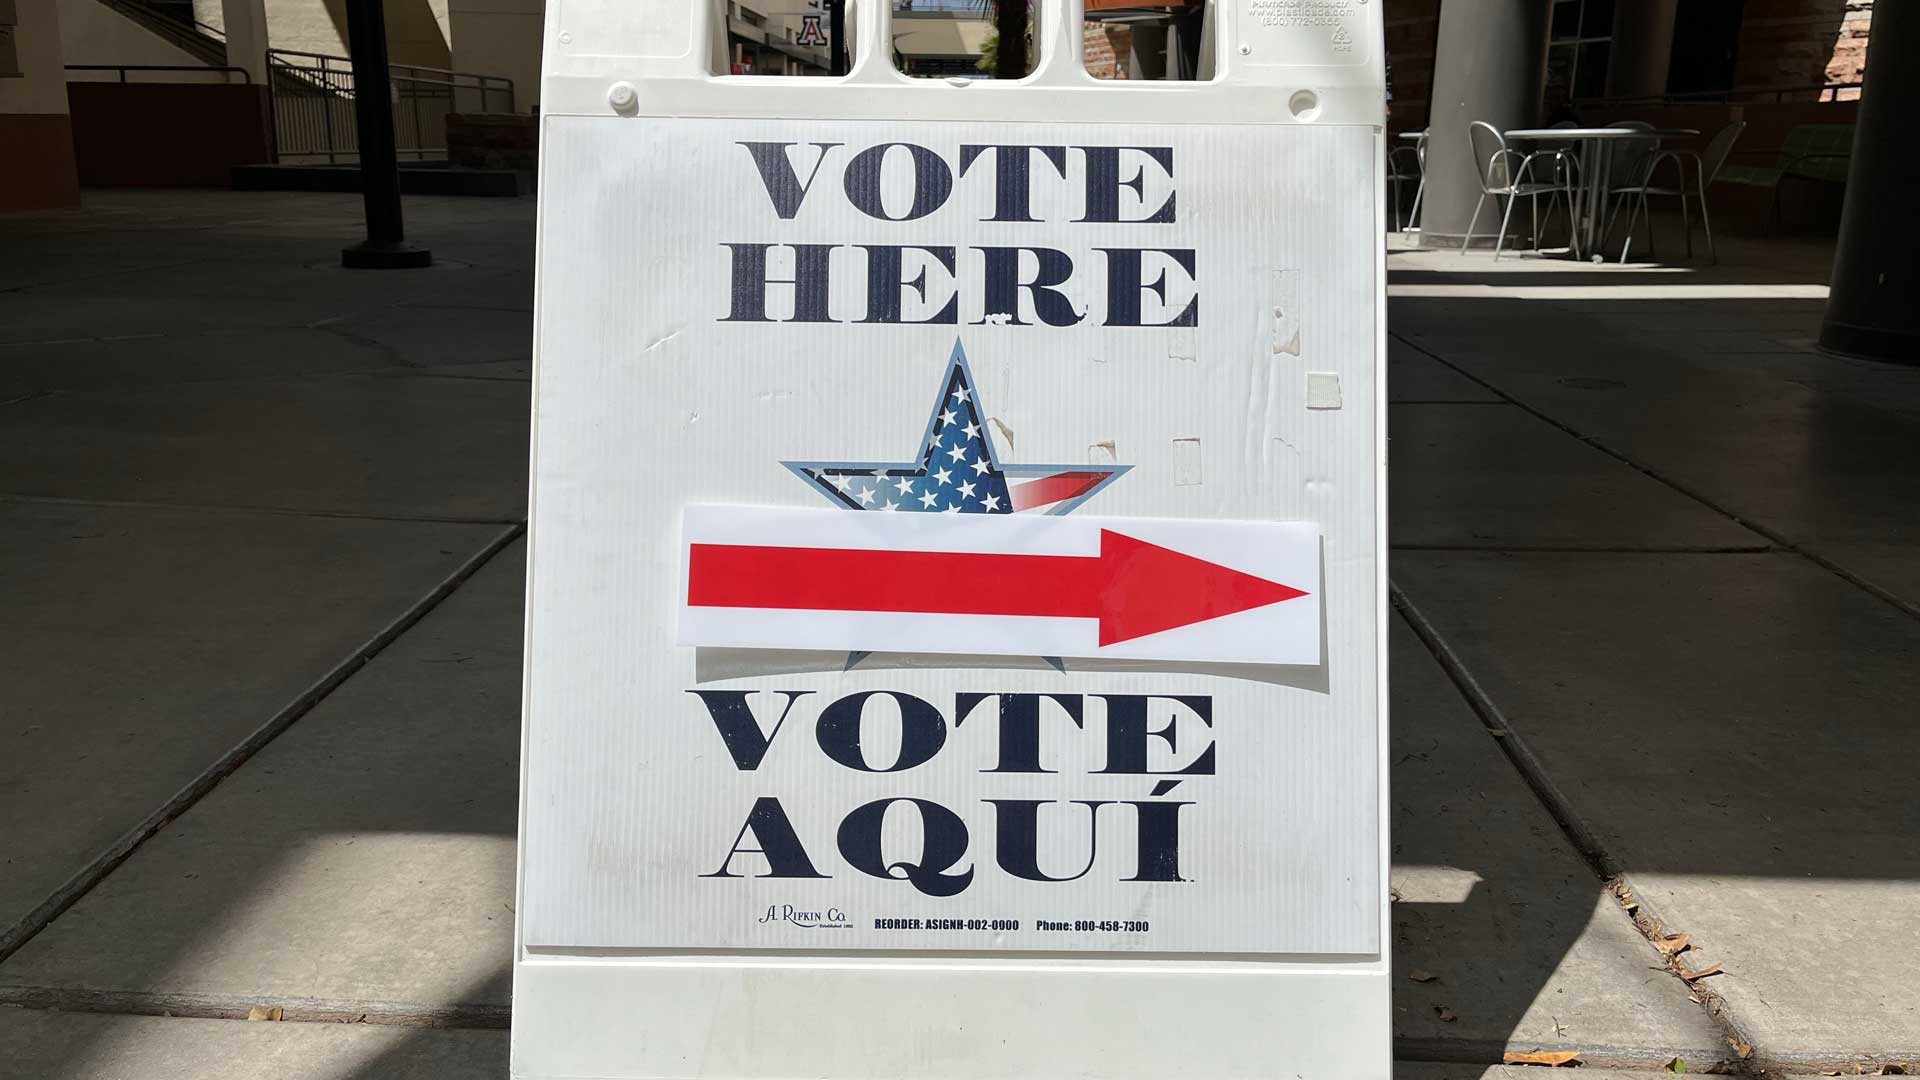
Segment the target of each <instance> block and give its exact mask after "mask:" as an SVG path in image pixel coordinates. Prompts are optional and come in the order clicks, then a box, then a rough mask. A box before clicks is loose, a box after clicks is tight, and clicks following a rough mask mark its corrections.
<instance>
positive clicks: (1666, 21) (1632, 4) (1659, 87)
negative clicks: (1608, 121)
mask: <svg viewBox="0 0 1920 1080" xmlns="http://www.w3.org/2000/svg"><path fill="white" fill-rule="evenodd" d="M1679 6H1680V0H1617V2H1616V3H1615V5H1614V9H1613V47H1612V48H1611V49H1609V50H1608V57H1607V95H1608V96H1609V97H1658V96H1659V95H1661V94H1664V93H1666V92H1667V65H1668V63H1669V62H1670V61H1671V60H1672V59H1673V26H1674V13H1675V11H1676V10H1677V9H1678V8H1679Z"/></svg>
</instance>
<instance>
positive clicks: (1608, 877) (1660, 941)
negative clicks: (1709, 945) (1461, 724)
mask: <svg viewBox="0 0 1920 1080" xmlns="http://www.w3.org/2000/svg"><path fill="white" fill-rule="evenodd" d="M1387 588H1388V595H1389V597H1390V599H1391V602H1392V604H1393V607H1394V609H1395V610H1396V611H1398V612H1399V613H1400V615H1401V617H1402V618H1404V619H1406V621H1407V625H1408V626H1409V627H1410V628H1411V629H1412V630H1413V632H1414V634H1415V635H1416V636H1417V637H1419V639H1420V642H1421V644H1423V645H1425V646H1426V647H1427V651H1428V652H1429V653H1431V654H1432V655H1433V658H1434V659H1435V660H1436V661H1438V662H1439V664H1440V667H1441V669H1442V670H1443V671H1445V672H1446V675H1447V678H1448V679H1449V680H1451V681H1452V682H1453V685H1454V689H1456V690H1458V691H1459V693H1460V696H1461V698H1462V699H1464V700H1465V701H1466V703H1467V706H1468V707H1469V708H1471V709H1472V710H1473V712H1474V715H1475V716H1478V717H1479V718H1480V722H1481V723H1482V724H1483V725H1485V727H1486V729H1487V734H1488V735H1490V736H1492V737H1493V741H1494V744H1495V745H1496V746H1498V747H1499V748H1500V751H1501V753H1503V754H1505V755H1506V757H1507V760H1508V761H1509V762H1510V763H1512V765H1513V767H1514V769H1515V771H1517V772H1518V773H1519V774H1520V779H1521V781H1522V782H1523V783H1525V784H1526V785H1527V787H1528V788H1529V789H1530V790H1531V791H1532V792H1533V795H1534V798H1536V799H1538V800H1539V802H1540V805H1541V807H1542V808H1544V809H1545V810H1546V812H1547V816H1549V817H1551V818H1552V819H1553V822H1554V824H1555V825H1558V826H1559V827H1560V831H1561V832H1562V833H1564V834H1565V835H1566V837H1567V840H1568V842H1569V843H1571V844H1572V845H1573V847H1574V850H1575V851H1577V852H1579V853H1580V857H1581V858H1582V859H1584V860H1585V861H1586V863H1587V866H1588V868H1589V869H1591V870H1592V871H1593V873H1594V876H1595V877H1596V878H1598V879H1599V880H1600V882H1601V883H1602V884H1603V885H1604V887H1605V888H1606V890H1607V892H1608V893H1609V894H1610V895H1612V896H1613V897H1614V899H1615V900H1616V901H1618V902H1619V904H1620V907H1621V910H1622V912H1623V913H1624V914H1625V915H1626V916H1627V919H1628V921H1630V922H1631V923H1632V924H1633V927H1634V929H1635V930H1636V931H1638V932H1639V934H1640V936H1641V937H1642V938H1644V939H1646V942H1647V944H1648V946H1649V947H1651V948H1652V949H1653V952H1654V956H1655V958H1656V959H1657V960H1658V961H1659V964H1658V968H1657V970H1663V971H1666V972H1667V973H1669V974H1671V975H1672V976H1673V977H1675V978H1677V979H1680V980H1681V982H1682V983H1684V984H1685V986H1686V988H1687V994H1688V996H1689V997H1690V998H1692V999H1693V1001H1694V1002H1695V1003H1696V1004H1698V1005H1699V1006H1700V1007H1701V1008H1702V1009H1704V1010H1705V1011H1706V1013H1707V1016H1708V1018H1709V1019H1710V1020H1712V1021H1713V1023H1714V1024H1715V1026H1717V1027H1718V1028H1719V1029H1720V1032H1721V1035H1722V1037H1724V1038H1725V1039H1726V1043H1727V1048H1728V1052H1727V1056H1726V1058H1724V1059H1723V1060H1721V1061H1719V1062H1716V1063H1715V1064H1714V1069H1715V1071H1718V1070H1719V1069H1721V1068H1723V1067H1724V1068H1725V1069H1730V1070H1732V1071H1735V1072H1739V1073H1742V1074H1747V1075H1754V1076H1761V1075H1765V1074H1764V1073H1763V1072H1761V1071H1760V1070H1758V1069H1757V1068H1756V1067H1755V1066H1754V1064H1753V1062H1754V1056H1755V1055H1754V1047H1753V1044H1752V1040H1751V1039H1749V1038H1747V1037H1746V1035H1745V1034H1744V1032H1743V1030H1742V1027H1743V1026H1742V1025H1741V1024H1740V1023H1739V1022H1738V1020H1737V1019H1736V1018H1735V1017H1734V1016H1733V1015H1732V1012H1731V1010H1730V1009H1729V1008H1728V1006H1727V1003H1726V1001H1725V1000H1724V999H1722V998H1721V997H1720V995H1719V994H1717V993H1715V992H1713V990H1712V988H1711V987H1709V986H1707V985H1705V983H1704V981H1703V980H1702V979H1701V978H1700V977H1699V976H1698V975H1697V974H1695V973H1693V972H1691V971H1690V970H1688V969H1687V968H1685V967H1683V966H1682V964H1681V961H1680V959H1679V956H1680V953H1679V951H1669V947H1668V946H1666V945H1665V944H1664V943H1665V942H1667V941H1669V940H1671V939H1672V938H1673V936H1675V935H1678V934H1679V932H1678V931H1676V930H1675V929H1674V928H1673V927H1672V926H1670V925H1668V924H1667V923H1666V922H1665V921H1664V920H1662V919H1660V918H1658V917H1657V916H1656V915H1654V914H1653V913H1652V912H1651V911H1649V910H1648V909H1647V908H1646V906H1645V904H1644V903H1643V902H1642V901H1641V900H1640V898H1639V892H1638V890H1636V889H1635V888H1634V886H1633V882H1632V879H1631V878H1630V877H1629V876H1628V875H1627V874H1626V873H1625V871H1623V870H1622V868H1621V866H1620V863H1619V861H1618V860H1617V859H1615V858H1614V856H1613V855H1612V853H1610V852H1609V851H1608V850H1607V848H1606V845H1605V844H1604V843H1602V842H1601V840H1600V837H1599V834H1598V833H1596V832H1595V831H1594V829H1593V827H1592V826H1591V825H1589V824H1588V823H1587V821H1586V819H1585V818H1583V817H1581V815H1580V812H1579V811H1578V810H1576V809H1575V808H1574V806H1573V801H1572V800H1571V799H1569V798H1568V797H1567V795H1566V793H1565V792H1564V791H1562V790H1560V787H1559V785H1557V784H1555V783H1554V782H1553V778H1552V777H1551V776H1549V775H1548V774H1547V768H1546V765H1545V763H1543V762H1542V761H1541V760H1540V758H1539V756H1538V755H1537V754H1535V753H1534V751H1533V748H1532V747H1531V746H1530V745H1529V744H1528V742H1527V740H1526V738H1525V736H1523V735H1522V734H1521V733H1520V732H1518V731H1516V730H1514V727H1513V724H1512V723H1511V722H1510V721H1509V720H1508V719H1507V716H1506V714H1505V713H1504V712H1502V711H1501V709H1500V706H1499V705H1498V704H1496V703H1495V702H1494V700H1493V697H1492V695H1490V694H1488V693H1487V691H1486V689H1485V688H1484V687H1482V686H1481V685H1480V681H1479V680H1478V679H1476V678H1474V676H1473V672H1471V671H1469V670H1468V669H1467V666H1466V663H1465V662H1464V661H1462V660H1461V658H1460V656H1459V654H1458V653H1456V652H1454V651H1453V648H1452V647H1451V646H1449V645H1448V644H1447V643H1446V641H1445V639H1443V638H1442V637H1441V636H1440V632H1439V631H1438V630H1437V629H1436V628H1435V627H1434V625H1433V623H1431V622H1430V621H1428V619H1427V617H1426V615H1425V614H1423V613H1422V612H1421V611H1420V609H1419V608H1418V607H1417V606H1416V605H1415V604H1414V603H1413V601H1412V600H1410V599H1408V597H1407V594H1406V593H1404V592H1402V591H1401V589H1400V587H1399V586H1398V585H1396V584H1393V583H1392V582H1391V581H1389V582H1388V586H1387ZM1680 937H1681V940H1683V941H1684V940H1685V938H1684V935H1680ZM1687 975H1694V977H1693V978H1691V979H1689V978H1687V977H1686V976H1687ZM1582 1059H1583V1060H1585V1055H1582ZM1663 1064H1664V1063H1663ZM1693 1064H1694V1065H1695V1066H1696V1067H1699V1066H1700V1065H1702V1064H1704V1063H1701V1062H1694V1063H1693Z"/></svg>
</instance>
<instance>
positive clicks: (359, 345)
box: [0, 192, 1920, 1080]
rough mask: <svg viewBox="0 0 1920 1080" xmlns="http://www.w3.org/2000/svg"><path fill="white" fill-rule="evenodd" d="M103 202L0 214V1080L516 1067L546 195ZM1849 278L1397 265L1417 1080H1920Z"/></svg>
mask: <svg viewBox="0 0 1920 1080" xmlns="http://www.w3.org/2000/svg"><path fill="white" fill-rule="evenodd" d="M88 202H89V206H88V208H87V209H86V210H82V211H77V212H68V213H60V214H45V215H32V216H25V217H13V218H0V247H4V249H5V250H7V251H8V252H9V253H10V255H12V256H13V257H12V258H10V259H9V260H7V261H6V264H5V265H4V266H0V552H4V555H5V558H4V559H0V591H3V592H4V594H5V595H6V596H7V597H8V598H9V600H10V603H9V605H8V613H9V616H10V618H9V619H8V620H6V622H5V624H4V630H0V635H4V641H3V642H0V643H3V644H4V646H5V654H6V655H7V656H8V657H9V658H10V659H11V660H12V661H13V663H11V664H10V665H9V675H8V685H9V694H8V696H7V699H6V702H5V705H6V709H5V714H4V717H5V722H4V724H0V815H3V816H0V820H5V821H6V822H7V823H8V824H9V828H8V830H7V833H6V836H5V838H4V839H0V860H3V862H0V865H3V866H4V873H0V1005H9V1006H17V1007H0V1062H10V1063H12V1064H11V1065H10V1067H9V1068H7V1069H0V1072H4V1073H5V1075H7V1076H9V1077H11V1076H22V1077H65V1078H73V1080H100V1078H106V1077H121V1076H139V1077H143V1078H160V1080H170V1078H174V1077H182V1078H185V1077H194V1078H199V1077H222V1078H227V1077H252V1076H259V1077H299V1078H308V1077H312V1078H316V1080H317V1078H321V1077H327V1078H343V1077H365V1078H368V1080H372V1078H375V1077H379V1078H383V1080H384V1078H394V1077H402V1078H408V1077H422V1078H425V1077H432V1078H435V1080H438V1078H443V1077H466V1076H476V1077H479V1076H504V1075H505V1072H506V1064H505V1047H506V1039H505V1035H504V1032H503V1031H502V1030H501V1029H502V1028H503V1027H504V1026H505V1024H506V1022H507V1018H508V1015H509V1012H508V1010H509V1008H510V999H509V950H510V942H511V938H512V919H513V913H512V903H513V839H514V828H515V804H516V794H515V792H516V786H517V781H516V769H517V764H516V760H515V754H516V750H517V739H518V722H519V717H518V698H519V634H520V606H521V575H522V563H523V559H524V553H523V548H524V544H523V543H522V542H521V541H520V540H519V536H520V532H521V521H522V518H523V515H524V492H525V470H524V461H525V446H526V414H527V405H528V402H527V390H528V387H527V378H528V371H529V367H528V349H529V344H528V340H529V332H530V322H531V250H532V203H531V202H530V201H513V200H504V201H502V200H475V201H461V200H457V199H427V198H421V199H412V200H409V202H408V207H407V212H408V224H409V229H410V231H411V233H412V235H414V236H416V237H417V238H419V239H420V240H421V241H422V242H424V243H426V244H428V245H430V246H431V247H432V248H433V249H434V251H435V254H436V256H438V257H439V259H440V260H441V265H440V266H438V267H436V268H434V269H432V270H426V271H417V272H404V273H387V274H354V273H348V272H346V271H342V270H339V269H337V267H336V265H335V264H336V262H337V251H338V248H339V247H340V246H341V245H342V244H344V243H347V242H350V241H351V240H352V239H354V238H355V237H356V236H357V233H358V229H359V225H358V220H359V218H358V214H359V202H358V199H357V197H354V196H334V195H291V194H258V193H255V194H237V193H224V192H205V193H136V192H113V193H108V192H96V193H91V194H90V195H89V200H88ZM1823 258H1824V253H1823V252H1821V251H1820V250H1819V249H1817V248H1808V249H1794V248H1790V247H1784V246H1779V245H1776V246H1772V247H1768V248H1756V247H1754V246H1752V245H1750V244H1749V245H1742V244H1740V243H1739V242H1737V241H1728V242H1724V243H1723V245H1722V264H1721V265H1720V266H1718V267H1715V268H1707V267H1705V266H1704V265H1699V266H1695V267H1691V268H1687V267H1676V268H1657V267H1645V268H1636V267H1627V268H1614V267H1606V268H1593V267H1587V266H1578V265H1573V264H1567V263H1556V262H1552V261H1547V260H1539V259H1533V258H1511V257H1510V258H1507V259H1502V260H1501V261H1500V262H1499V263H1498V264H1495V263H1494V262H1493V261H1492V260H1491V258H1490V257H1489V256H1488V255H1486V254H1475V255H1472V256H1469V257H1465V258H1462V257H1458V256H1451V255H1441V254H1436V253H1424V252H1406V253H1400V254H1396V255H1395V256H1394V257H1393V260H1392V263H1391V266H1392V275H1391V276H1392V291H1393V292H1394V294H1395V295H1394V298H1393V300H1392V301H1391V308H1390V330H1391V332H1392V340H1391V342H1390V343H1389V349H1390V383H1389V389H1390V393H1391V396H1392V399H1393V402H1394V404H1393V405H1392V407H1391V413H1392V417H1391V420H1392V428H1391V431H1390V436H1391V449H1392V456H1393V461H1392V468H1393V481H1394V487H1393V491H1392V501H1393V502H1392V513H1393V536H1394V545H1395V552H1394V558H1393V565H1392V576H1393V579H1394V583H1395V585H1396V592H1395V600H1396V604H1397V613H1396V615H1395V624H1394V626H1393V628H1392V633H1393V640H1392V644H1393V652H1392V665H1393V672H1392V674H1393V703H1392V705H1393V710H1394V714H1393V716H1394V745H1393V755H1394V785H1395V786H1394V791H1393V801H1394V809H1395V817H1394V822H1393V827H1394V859H1395V864H1396V866H1395V873H1394V878H1393V888H1394V895H1395V898H1396V905H1395V940H1394V949H1395V963H1396V970H1397V975H1396V981H1395V988H1396V992H1395V1034H1396V1052H1397V1055H1398V1056H1399V1057H1400V1058H1401V1059H1402V1060H1403V1061H1404V1062H1405V1068H1404V1070H1403V1072H1404V1075H1405V1076H1407V1077H1409V1078H1413V1080H1469V1078H1490V1077H1503V1076H1510V1075H1512V1074H1515V1073H1517V1072H1519V1070H1518V1069H1509V1068H1505V1067H1502V1066H1501V1065H1500V1062H1501V1059H1502V1057H1503V1055H1504V1054H1506V1053H1508V1052H1510V1051H1521V1052H1524V1051H1533V1050H1543V1049H1544V1050H1571V1051H1577V1052H1578V1053H1579V1054H1580V1056H1581V1060H1582V1061H1583V1062H1585V1063H1586V1065H1587V1066H1588V1067H1589V1069H1590V1072H1591V1073H1592V1074H1593V1075H1599V1076H1616V1077H1620V1078H1627V1077H1635V1076H1638V1077H1642V1078H1644V1077H1647V1076H1651V1075H1655V1074H1656V1072H1657V1074H1658V1075H1666V1076H1671V1075H1673V1073H1672V1072H1671V1071H1666V1070H1667V1067H1668V1066H1669V1065H1670V1064H1671V1063H1673V1062H1675V1060H1676V1059H1681V1060H1682V1061H1684V1067H1685V1068H1686V1069H1687V1070H1689V1071H1695V1072H1702V1071H1708V1070H1718V1071H1747V1072H1755V1071H1770V1072H1774V1073H1806V1074H1817V1073H1822V1072H1828V1071H1833V1070H1841V1071H1849V1072H1851V1071H1874V1070H1877V1069H1879V1068H1881V1067H1883V1066H1889V1065H1901V1066H1905V1067H1907V1069H1908V1071H1912V1070H1913V1069H1914V1068H1916V1067H1920V973H1917V972H1920V968H1917V967H1916V965H1915V963H1914V960H1915V959H1916V958H1920V924H1916V921H1915V920H1914V918H1913V917H1912V914H1911V913H1912V912H1914V911H1920V861H1917V860H1916V854H1915V853H1916V852H1917V851H1920V845H1916V844H1915V843H1914V841H1913V837H1914V836H1916V835H1920V794H1917V793H1916V789H1915V786H1914V785H1913V783H1912V781H1911V777H1910V775H1909V774H1910V773H1911V768H1910V764H1909V763H1910V762H1911V761H1912V760H1913V759H1914V756H1915V753H1916V751H1920V726H1916V725H1915V724H1913V722H1912V721H1913V718H1914V717H1915V715H1916V711H1915V708H1914V706H1913V704H1912V703H1913V702H1914V701H1915V700H1920V664H1916V660H1920V559H1916V558H1915V557H1914V555H1913V552H1914V551H1915V549H1916V543H1917V542H1920V510H1917V509H1915V508H1916V507H1920V490H1917V489H1920V470H1915V469H1913V468H1912V466H1911V458H1912V448H1913V446H1914V445H1915V444H1916V442H1917V441H1920V371H1912V370H1905V369H1896V368H1885V367H1880V366H1875V365H1867V364H1859V363H1850V362H1847V361H1842V360H1836V359H1833V358H1829V357H1824V356H1820V355H1818V354H1816V353H1814V352H1813V351H1812V350H1811V348H1810V339H1811V337H1812V335H1813V333H1814V332H1815V330H1816V328H1817V325H1818V320H1819V317H1820V312H1821V306H1822V305H1821V301H1820V299H1819V292H1820V285H1821V282H1822V281H1824V276H1825V265H1824V262H1823ZM1682 933H1684V934H1685V935H1687V937H1686V944H1687V948H1686V949H1685V950H1684V951H1682V952H1679V953H1678V954H1677V955H1674V956H1671V957H1670V956H1668V955H1667V951H1671V948H1672V947H1673V945H1674V944H1677V939H1674V938H1673V937H1672V935H1677V934H1682ZM1662 939H1665V940H1668V942H1669V947H1668V950H1667V951H1663V950H1662V949H1660V948H1658V947H1656V944H1655V941H1656V940H1662ZM1715 964H1718V965H1719V971H1718V973H1716V974H1711V975H1707V976H1705V977H1701V978H1698V979H1694V980H1688V979H1686V978H1683V977H1682V976H1681V974H1680V973H1681V972H1686V973H1692V972H1696V971H1701V970H1705V969H1707V968H1709V966H1710V965H1715ZM256 1008H257V1009H279V1010H280V1015H281V1017H282V1021H281V1022H279V1023H248V1022H245V1021H244V1019H242V1018H244V1017H246V1016H247V1015H248V1013H249V1011H250V1010H254V1009H256ZM1275 1022H1276V1023H1283V1022H1284V1018H1275ZM1606 1069H1613V1070H1624V1071H1619V1072H1605V1071H1602V1070H1606ZM1636 1070H1637V1071H1636Z"/></svg>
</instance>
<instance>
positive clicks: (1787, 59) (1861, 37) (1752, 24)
mask: <svg viewBox="0 0 1920 1080" xmlns="http://www.w3.org/2000/svg"><path fill="white" fill-rule="evenodd" d="M1908 2H1912V0H1908ZM1872 21H1873V0H1747V5H1746V13H1745V16H1744V18H1743V19H1742V20H1741V23H1740V37H1739V44H1738V45H1737V47H1736V51H1735V53H1734V77H1733V84H1734V85H1735V86H1739V87H1748V86H1815V85H1818V84H1820V83H1823V82H1859V81H1860V76H1861V73H1862V72H1863V71H1865V70H1866V64H1867V28H1868V25H1869V24H1870V23H1872ZM1681 32H1683V33H1684V32H1685V31H1684V30H1682V31H1681ZM1842 96H1843V97H1857V96H1858V91H1851V92H1848V93H1845V94H1843V95H1842Z"/></svg>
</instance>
